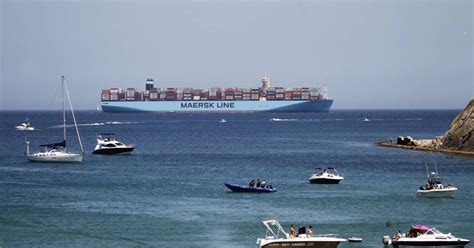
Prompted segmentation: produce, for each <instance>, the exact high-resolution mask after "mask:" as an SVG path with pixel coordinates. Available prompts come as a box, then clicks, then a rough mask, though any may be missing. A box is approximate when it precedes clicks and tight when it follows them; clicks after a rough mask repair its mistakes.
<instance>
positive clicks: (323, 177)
mask: <svg viewBox="0 0 474 248" xmlns="http://www.w3.org/2000/svg"><path fill="white" fill-rule="evenodd" d="M343 179H344V177H343V176H341V175H340V174H339V172H338V171H337V170H336V169H335V168H333V167H328V168H327V169H321V168H316V173H314V174H313V175H312V176H311V177H310V178H309V182H310V183H315V184H338V183H339V182H340V181H342V180H343Z"/></svg>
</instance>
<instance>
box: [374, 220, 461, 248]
mask: <svg viewBox="0 0 474 248" xmlns="http://www.w3.org/2000/svg"><path fill="white" fill-rule="evenodd" d="M383 242H384V244H385V245H392V247H393V248H412V247H429V248H463V247H464V246H466V245H467V244H468V243H469V242H470V241H469V240H468V239H462V238H458V237H455V236H454V235H452V234H451V233H448V234H445V233H442V232H440V231H438V230H437V229H436V228H434V227H427V226H425V225H414V226H412V227H411V229H410V231H408V232H407V233H406V234H403V235H402V234H401V233H400V234H398V235H397V236H396V237H393V238H390V237H389V236H385V237H384V239H383Z"/></svg>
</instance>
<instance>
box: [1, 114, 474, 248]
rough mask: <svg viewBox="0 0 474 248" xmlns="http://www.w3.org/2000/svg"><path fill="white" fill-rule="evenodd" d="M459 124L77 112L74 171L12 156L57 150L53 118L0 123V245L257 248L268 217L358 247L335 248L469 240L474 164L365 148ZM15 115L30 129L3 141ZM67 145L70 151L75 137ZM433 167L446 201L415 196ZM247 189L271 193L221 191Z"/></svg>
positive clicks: (425, 117)
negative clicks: (413, 234)
mask: <svg viewBox="0 0 474 248" xmlns="http://www.w3.org/2000/svg"><path fill="white" fill-rule="evenodd" d="M457 112H458V111H455V110H449V111H448V110H443V111H441V110H439V111H434V110H433V111H414V110H413V111H395V110H392V111H375V110H374V111H337V110H336V111H332V112H331V113H318V114H314V113H280V114H275V113H260V114H255V113H254V114H105V113H101V112H96V111H78V112H77V113H76V114H77V119H78V122H79V124H80V125H79V129H80V132H81V136H82V139H83V143H84V147H85V152H86V156H85V159H84V162H83V163H80V164H43V163H31V162H27V161H26V159H25V157H24V151H25V142H24V141H25V139H28V140H29V141H30V142H31V149H32V150H37V149H38V146H37V145H38V144H40V143H46V142H55V141H60V140H61V135H62V129H61V126H60V125H61V114H60V113H58V112H0V115H1V118H0V119H1V122H0V134H1V138H0V144H1V147H2V149H0V199H1V201H0V246H1V247H48V246H51V247H64V246H71V247H130V246H132V247H137V246H153V247H256V245H255V242H256V240H257V238H259V237H264V236H265V227H264V226H263V224H262V221H263V220H266V219H278V220H279V221H280V223H281V224H282V225H283V226H284V227H285V228H287V229H288V228H289V226H290V224H295V226H296V227H298V226H303V225H306V226H307V225H312V226H313V227H314V231H315V233H316V234H321V233H337V234H340V235H342V236H343V237H350V236H359V237H362V238H363V239H364V241H363V242H362V243H361V244H350V243H344V244H342V245H340V247H383V244H382V242H381V240H382V237H383V236H384V235H391V236H392V235H393V234H395V232H396V230H397V229H401V230H402V231H407V230H408V228H409V226H410V225H412V224H425V225H429V226H436V227H437V228H438V229H440V230H441V231H444V232H451V233H453V234H454V235H456V236H459V237H463V238H468V239H470V240H474V225H473V224H474V212H473V210H474V180H473V178H474V158H472V157H463V156H455V155H447V154H440V153H427V152H417V151H409V150H400V149H394V148H383V147H377V146H375V145H374V141H377V140H387V139H390V138H393V139H396V137H398V136H399V135H411V136H413V137H416V138H432V137H434V136H437V135H442V134H443V133H444V132H445V131H446V130H447V129H448V128H449V125H450V123H451V121H452V119H453V118H454V117H455V116H456V114H457ZM26 115H28V116H29V118H30V121H31V122H32V124H33V125H34V126H35V127H36V128H37V129H38V130H36V131H32V132H25V131H15V129H14V126H15V125H16V124H18V123H19V122H20V121H22V120H23V119H24V118H25V116H26ZM365 117H367V118H369V119H370V121H369V122H364V121H362V119H363V118H365ZM223 118H224V119H226V120H227V122H226V123H219V120H220V119H223ZM271 118H278V120H279V121H270V119H271ZM101 132H113V133H116V134H117V137H118V138H119V140H121V141H123V142H125V143H133V144H136V145H137V148H136V150H135V152H134V154H133V155H130V156H100V155H92V154H90V152H91V151H92V150H93V148H94V146H95V136H96V134H98V133H101ZM68 134H69V135H68V137H69V138H70V139H69V140H68V142H69V144H70V145H71V148H70V149H71V150H76V151H77V150H78V149H79V147H78V143H77V139H76V138H75V135H74V128H73V127H71V126H70V127H69V128H68ZM435 163H436V164H437V166H438V170H439V172H440V174H442V175H443V176H444V177H445V182H446V183H452V184H455V185H456V186H458V187H459V191H458V192H456V193H455V197H454V198H451V199H429V198H419V197H416V196H415V192H416V190H417V189H418V187H419V186H420V185H422V184H424V183H425V181H426V179H425V177H426V170H425V164H428V165H429V166H431V168H433V167H434V164H435ZM315 167H335V168H337V169H338V171H339V172H341V173H342V174H343V175H344V177H345V179H344V181H342V182H341V184H339V185H313V184H309V182H308V178H309V176H310V175H311V174H312V172H313V171H314V168H315ZM253 178H260V179H263V178H264V179H266V181H267V182H269V183H271V184H273V186H274V187H276V188H277V189H278V190H279V191H278V192H276V193H273V194H242V193H231V192H229V191H228V190H227V189H226V188H225V186H224V183H225V182H227V181H233V182H240V183H248V182H249V181H250V180H251V179H253ZM387 222H388V223H389V224H388V225H387ZM471 246H472V245H471Z"/></svg>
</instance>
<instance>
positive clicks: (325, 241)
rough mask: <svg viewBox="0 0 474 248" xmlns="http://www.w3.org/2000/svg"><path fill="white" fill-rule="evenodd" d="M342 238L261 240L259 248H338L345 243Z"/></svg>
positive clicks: (258, 242) (258, 243)
mask: <svg viewBox="0 0 474 248" xmlns="http://www.w3.org/2000/svg"><path fill="white" fill-rule="evenodd" d="M345 241H346V240H345V239H340V238H294V239H274V240H266V239H260V240H258V241H257V245H258V247H259V248H270V247H272V248H274V247H275V248H278V247H306V248H336V247H337V246H338V245H339V243H341V242H345Z"/></svg>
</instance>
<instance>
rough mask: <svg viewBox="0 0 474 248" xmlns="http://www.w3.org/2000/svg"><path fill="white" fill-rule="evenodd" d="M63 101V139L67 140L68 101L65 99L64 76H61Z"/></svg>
mask: <svg viewBox="0 0 474 248" xmlns="http://www.w3.org/2000/svg"><path fill="white" fill-rule="evenodd" d="M61 101H62V104H63V130H64V131H63V140H64V141H66V101H65V99H64V76H61Z"/></svg>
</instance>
